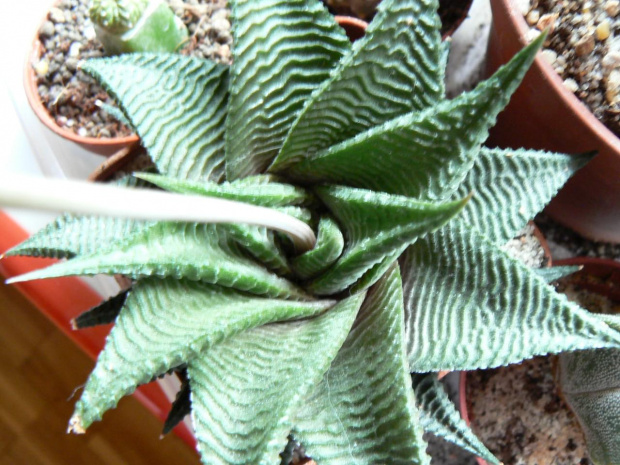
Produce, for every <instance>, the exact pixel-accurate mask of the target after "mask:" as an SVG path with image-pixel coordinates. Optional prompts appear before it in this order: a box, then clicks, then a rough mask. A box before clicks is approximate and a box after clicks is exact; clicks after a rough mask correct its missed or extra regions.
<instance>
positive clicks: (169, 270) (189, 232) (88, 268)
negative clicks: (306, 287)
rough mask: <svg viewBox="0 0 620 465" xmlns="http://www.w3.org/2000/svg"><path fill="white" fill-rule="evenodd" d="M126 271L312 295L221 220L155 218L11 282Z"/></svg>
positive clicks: (294, 295) (133, 274)
mask: <svg viewBox="0 0 620 465" xmlns="http://www.w3.org/2000/svg"><path fill="white" fill-rule="evenodd" d="M101 273H104V274H122V275H125V276H129V277H131V278H134V279H138V278H142V277H146V276H157V277H162V278H164V277H174V278H187V279H190V280H196V281H204V282H208V283H213V284H219V285H221V286H226V287H233V288H235V289H239V290H242V291H246V292H251V293H253V294H258V295H266V296H269V297H287V298H288V297H290V298H295V299H307V298H308V296H307V295H306V294H305V293H304V292H303V291H301V290H300V289H298V288H297V287H296V286H294V285H293V284H291V283H290V282H289V281H287V280H286V279H283V278H280V277H278V276H277V275H275V274H273V273H270V272H269V271H267V270H265V268H264V267H262V266H261V265H259V264H257V263H256V262H254V261H252V260H250V259H248V258H247V257H245V255H244V254H243V252H242V251H241V250H240V248H239V246H238V245H237V244H236V243H234V242H232V241H231V240H230V238H229V237H228V236H227V235H226V234H225V233H224V230H223V229H222V228H221V227H218V226H217V225H212V224H196V223H167V222H162V223H156V224H154V225H153V226H152V227H151V228H149V229H147V230H145V231H144V232H142V233H141V234H135V235H133V236H130V237H129V238H127V239H125V240H120V241H118V242H115V243H112V244H111V245H109V246H108V247H105V248H103V247H102V248H101V249H100V250H99V251H97V252H95V253H93V254H90V255H84V256H80V257H77V258H74V259H72V260H69V261H66V262H62V263H58V264H56V265H52V266H50V267H48V268H44V269H41V270H36V271H33V272H31V273H26V274H24V275H21V276H18V277H16V278H12V279H11V280H10V281H11V282H20V281H27V280H32V279H43V278H57V277H60V276H71V275H96V274H101Z"/></svg>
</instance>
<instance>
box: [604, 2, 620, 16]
mask: <svg viewBox="0 0 620 465" xmlns="http://www.w3.org/2000/svg"><path fill="white" fill-rule="evenodd" d="M603 8H604V9H605V13H607V14H608V15H609V16H610V17H612V18H613V17H614V16H617V15H618V13H620V1H618V0H607V1H606V2H605V5H604V6H603Z"/></svg>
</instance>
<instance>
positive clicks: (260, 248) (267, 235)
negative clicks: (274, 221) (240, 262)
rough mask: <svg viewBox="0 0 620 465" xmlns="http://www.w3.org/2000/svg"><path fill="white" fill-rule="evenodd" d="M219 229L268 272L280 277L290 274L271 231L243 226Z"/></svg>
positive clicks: (224, 226) (229, 225)
mask: <svg viewBox="0 0 620 465" xmlns="http://www.w3.org/2000/svg"><path fill="white" fill-rule="evenodd" d="M220 228H221V229H222V230H224V231H226V233H227V234H228V235H229V236H230V237H231V238H232V239H233V240H235V241H236V242H237V243H238V244H239V245H240V246H241V247H243V248H244V249H245V250H246V251H247V252H248V253H249V254H250V255H251V256H252V257H254V258H255V259H256V260H258V262H259V263H262V264H263V265H265V267H267V268H268V269H269V270H271V271H273V272H274V273H277V274H279V275H280V276H282V275H289V274H290V273H291V269H290V266H289V264H288V260H287V258H286V255H284V252H283V251H282V250H281V248H280V246H279V244H278V243H277V241H276V235H275V233H274V232H273V231H270V230H268V229H267V228H261V227H258V226H248V225H245V224H227V225H222V226H220Z"/></svg>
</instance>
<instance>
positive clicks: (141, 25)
mask: <svg viewBox="0 0 620 465" xmlns="http://www.w3.org/2000/svg"><path fill="white" fill-rule="evenodd" d="M89 14H90V18H91V19H92V21H93V23H94V25H95V31H96V33H97V38H98V39H99V41H100V42H101V43H102V44H103V47H104V48H105V51H106V53H107V54H108V55H117V54H120V53H131V52H174V51H176V50H178V49H179V48H180V47H181V46H182V45H183V43H184V42H185V41H186V40H187V37H188V33H187V28H186V27H185V25H184V24H183V22H182V21H181V20H180V19H179V18H177V17H176V16H175V14H174V13H173V12H172V10H171V9H170V7H169V6H168V5H167V4H166V3H165V2H164V1H163V0H91V5H90V10H89Z"/></svg>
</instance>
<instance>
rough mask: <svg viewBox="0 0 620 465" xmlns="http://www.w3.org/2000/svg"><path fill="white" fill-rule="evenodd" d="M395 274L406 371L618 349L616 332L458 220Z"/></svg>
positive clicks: (416, 248)
mask: <svg viewBox="0 0 620 465" xmlns="http://www.w3.org/2000/svg"><path fill="white" fill-rule="evenodd" d="M402 269H403V281H404V283H405V290H404V292H405V309H406V321H407V338H408V349H407V350H408V353H409V363H410V368H411V371H415V372H429V371H440V370H473V369H477V368H491V367H496V366H499V365H506V364H509V363H516V362H519V361H521V360H523V359H526V358H531V357H534V356H536V355H544V354H549V353H557V352H561V351H567V350H579V349H588V348H603V347H620V332H618V331H616V330H613V329H612V328H610V327H609V326H608V325H606V324H605V323H604V322H602V321H600V320H598V319H597V318H595V317H593V316H591V315H590V314H589V313H588V312H586V311H585V310H583V309H581V308H579V307H578V306H577V305H575V304H573V303H571V302H569V301H568V300H567V299H566V297H564V296H563V295H560V294H558V293H557V292H555V290H554V288H553V287H551V286H549V285H548V284H547V283H546V282H545V280H544V279H543V278H541V277H539V276H538V275H537V274H536V272H535V271H532V270H530V269H528V268H527V267H525V266H524V265H523V264H521V263H520V262H518V261H516V260H513V259H511V258H510V257H509V256H508V255H507V254H506V253H505V252H503V251H502V250H500V249H499V248H498V247H497V246H495V245H493V244H492V243H490V242H488V240H487V239H485V238H484V237H483V236H481V235H480V234H478V233H476V232H475V231H473V230H471V229H469V228H467V227H466V226H464V225H462V224H461V223H459V222H458V221H455V222H453V223H451V224H450V225H448V226H446V227H444V228H442V229H441V230H439V231H437V232H435V233H433V234H430V235H429V236H427V237H426V238H424V239H421V240H418V241H417V242H416V243H415V244H414V245H413V246H411V247H409V249H408V250H407V252H405V255H404V260H403V262H402ZM438 309H440V311H438ZM435 341H442V343H441V344H436V343H435Z"/></svg>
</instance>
